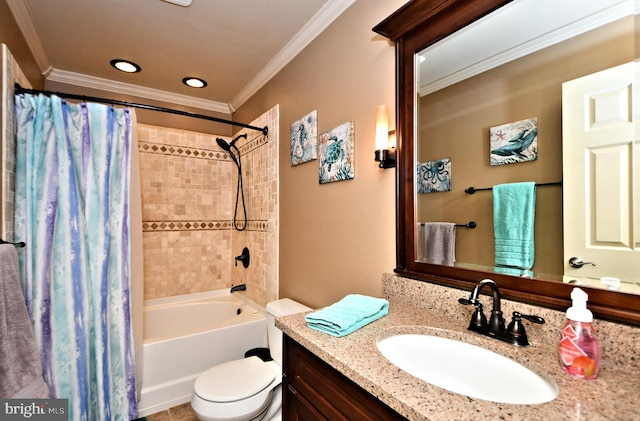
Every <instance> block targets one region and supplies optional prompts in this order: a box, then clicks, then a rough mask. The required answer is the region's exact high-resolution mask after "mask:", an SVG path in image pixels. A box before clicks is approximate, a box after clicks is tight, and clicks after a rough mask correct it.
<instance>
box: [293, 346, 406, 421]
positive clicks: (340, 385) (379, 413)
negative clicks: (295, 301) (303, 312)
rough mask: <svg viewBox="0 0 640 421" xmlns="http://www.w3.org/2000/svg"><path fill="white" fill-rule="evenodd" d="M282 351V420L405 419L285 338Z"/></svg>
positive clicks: (348, 420) (310, 353) (307, 351)
mask: <svg viewBox="0 0 640 421" xmlns="http://www.w3.org/2000/svg"><path fill="white" fill-rule="evenodd" d="M283 350H284V355H283V377H282V387H283V389H282V391H283V405H282V407H283V411H284V413H283V415H284V417H283V419H285V420H304V421H314V420H328V421H336V420H345V421H351V420H358V421H361V420H363V421H364V420H380V421H382V420H385V421H386V420H405V419H406V418H404V417H402V416H401V415H400V414H398V413H397V412H395V411H394V410H393V409H391V408H389V407H388V406H386V405H385V404H384V403H382V402H380V401H379V400H378V399H376V398H375V397H374V396H373V395H371V394H370V393H369V392H367V391H365V390H364V389H362V388H361V387H360V386H358V385H356V384H355V383H354V382H353V381H351V380H349V379H348V378H347V377H345V376H344V375H343V374H342V373H340V372H338V371H337V370H336V369H335V368H333V367H331V366H330V365H328V364H327V363H325V362H324V361H322V360H321V359H320V358H318V357H317V356H316V355H314V354H313V353H312V352H310V351H309V350H307V349H306V348H305V347H303V346H302V345H300V344H299V343H297V342H296V341H295V340H293V339H291V338H290V337H289V336H287V335H284V349H283Z"/></svg>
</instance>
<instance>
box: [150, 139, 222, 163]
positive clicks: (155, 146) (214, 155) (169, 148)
mask: <svg viewBox="0 0 640 421" xmlns="http://www.w3.org/2000/svg"><path fill="white" fill-rule="evenodd" d="M138 151H139V152H141V153H145V152H146V153H154V154H160V155H171V156H181V157H184V158H200V159H215V160H218V161H230V158H229V155H228V154H227V153H226V152H223V151H220V150H212V149H202V148H190V147H185V146H177V145H165V144H162V143H153V142H142V141H139V142H138Z"/></svg>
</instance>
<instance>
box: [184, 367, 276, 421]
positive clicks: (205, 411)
mask: <svg viewBox="0 0 640 421" xmlns="http://www.w3.org/2000/svg"><path fill="white" fill-rule="evenodd" d="M281 382H282V368H280V366H279V365H278V364H276V363H275V362H274V361H269V362H263V361H262V360H261V359H260V358H258V357H248V358H243V359H239V360H233V361H229V362H225V363H222V364H219V365H217V366H214V367H212V368H210V369H209V370H207V371H205V372H204V373H202V374H201V375H200V376H199V377H198V378H197V379H196V382H195V384H194V393H193V396H192V399H191V407H192V409H193V411H194V412H195V414H196V416H197V418H198V419H199V420H205V421H219V420H225V421H248V420H257V419H262V417H263V416H264V414H265V413H266V412H267V411H268V410H269V407H270V405H271V404H272V400H273V397H272V395H273V393H274V392H275V391H276V390H277V389H278V388H279V387H280V383H281Z"/></svg>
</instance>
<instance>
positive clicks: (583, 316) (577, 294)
mask: <svg viewBox="0 0 640 421" xmlns="http://www.w3.org/2000/svg"><path fill="white" fill-rule="evenodd" d="M588 298H589V297H588V295H587V293H586V292H584V291H583V290H581V289H580V288H574V289H573V291H572V292H571V301H572V305H571V307H570V308H569V309H568V310H567V322H566V323H565V325H564V328H563V329H562V334H561V337H560V346H559V349H560V365H561V366H562V370H563V371H564V372H565V373H569V374H571V375H573V376H575V377H578V378H581V379H595V378H596V377H598V371H599V370H600V345H599V344H598V340H597V339H596V336H595V330H594V328H593V324H592V323H593V314H592V313H591V311H589V310H588V309H587V299H588Z"/></svg>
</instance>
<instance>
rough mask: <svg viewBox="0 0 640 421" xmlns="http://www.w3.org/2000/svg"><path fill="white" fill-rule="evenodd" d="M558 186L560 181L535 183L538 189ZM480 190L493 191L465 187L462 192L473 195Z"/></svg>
mask: <svg viewBox="0 0 640 421" xmlns="http://www.w3.org/2000/svg"><path fill="white" fill-rule="evenodd" d="M560 185H562V181H555V182H553V183H536V187H538V186H560ZM480 190H493V187H484V188H482V189H477V188H475V187H467V188H466V189H464V192H465V193H468V194H474V193H475V192H477V191H480Z"/></svg>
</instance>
